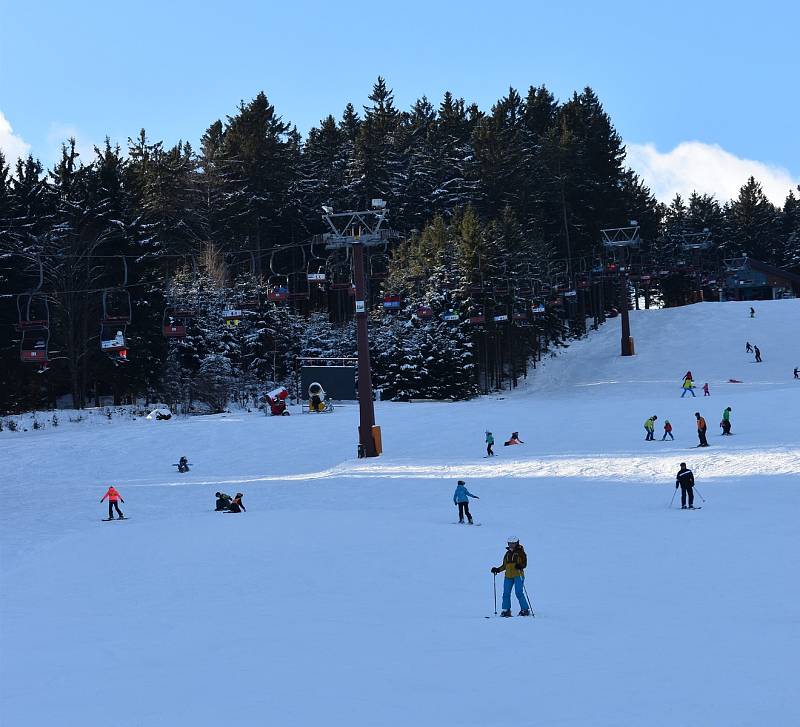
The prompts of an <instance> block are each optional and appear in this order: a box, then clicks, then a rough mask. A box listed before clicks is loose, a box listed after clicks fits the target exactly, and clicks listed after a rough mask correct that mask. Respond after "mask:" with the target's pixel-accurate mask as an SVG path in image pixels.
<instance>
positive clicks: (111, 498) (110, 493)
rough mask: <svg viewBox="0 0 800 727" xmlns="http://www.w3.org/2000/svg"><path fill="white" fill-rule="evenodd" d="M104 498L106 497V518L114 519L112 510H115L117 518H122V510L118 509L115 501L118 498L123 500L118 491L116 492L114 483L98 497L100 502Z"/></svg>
mask: <svg viewBox="0 0 800 727" xmlns="http://www.w3.org/2000/svg"><path fill="white" fill-rule="evenodd" d="M106 498H108V519H109V520H113V519H114V510H116V511H117V517H118V519H119V520H124V519H125V516H124V515H123V514H122V510H120V509H119V505H118V504H117V501H118V500H119V501H122V502H125V500H123V499H122V495H120V494H119V492H117V490H116V488H115V487H114V485H111V486H110V487H109V488H108V490H106V494H105V495H103V497H102V498H100V502H103V500H105V499H106Z"/></svg>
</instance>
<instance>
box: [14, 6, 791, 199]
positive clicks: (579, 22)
mask: <svg viewBox="0 0 800 727" xmlns="http://www.w3.org/2000/svg"><path fill="white" fill-rule="evenodd" d="M740 5H741V6H742V7H744V6H745V5H746V7H747V8H748V9H747V10H746V11H745V10H738V9H737V8H738V7H739V6H740ZM798 8H800V3H798V2H790V1H789V0H784V1H782V2H778V1H776V0H762V1H761V2H759V3H746V4H744V3H737V2H730V1H728V2H722V1H717V0H710V1H704V0H695V2H685V1H684V0H672V1H671V2H669V3H664V2H662V3H653V2H643V1H642V2H629V1H618V2H614V1H613V0H611V1H609V2H604V3H603V2H583V0H575V1H574V2H572V3H569V4H568V7H561V6H560V3H557V2H553V1H552V0H551V1H550V2H539V1H538V0H534V1H532V2H514V1H511V2H496V3H487V2H472V1H471V0H470V1H466V2H463V1H462V2H438V3H437V2H432V1H429V2H418V1H417V0H410V1H408V0H407V1H406V2H402V3H401V2H396V3H391V4H389V3H374V2H373V3H367V2H349V3H348V2H339V3H335V2H311V1H308V0H296V1H295V2H293V3H270V2H254V1H253V0H240V1H239V2H230V3H227V4H226V3H213V4H212V3H204V2H185V1H183V0H180V1H178V2H169V1H168V0H167V1H164V0H162V2H154V1H153V0H138V1H137V2H136V3H124V4H123V3H113V2H111V3H110V2H108V1H107V0H106V2H104V3H100V2H95V1H94V0H85V1H83V2H74V3H65V2H55V1H53V0H37V1H36V2H14V1H11V0H0V115H2V116H0V146H2V147H3V148H4V149H5V150H6V153H7V154H9V155H13V154H14V153H15V152H17V153H18V152H19V151H24V150H26V149H30V151H32V152H33V153H34V154H35V155H37V156H39V157H41V158H42V159H43V161H46V162H48V163H49V162H50V161H52V159H53V158H54V156H55V155H56V153H57V150H58V146H59V144H60V142H61V141H62V139H63V138H64V137H66V136H69V135H70V134H74V135H75V136H76V137H77V138H78V141H79V145H80V146H81V147H82V148H84V149H90V148H91V145H92V144H94V143H100V142H101V141H102V140H103V138H104V137H105V136H106V135H109V136H110V137H111V138H112V140H115V141H119V142H120V143H122V144H123V145H124V143H125V141H126V139H127V137H129V136H133V135H135V134H136V133H137V131H138V129H139V128H141V127H145V128H146V129H147V130H148V133H149V134H150V135H151V136H152V137H154V138H163V139H164V140H165V141H166V142H168V143H173V142H175V141H177V140H178V139H188V140H189V141H191V142H192V143H194V144H196V142H197V141H198V139H199V137H200V135H201V134H202V133H203V131H204V129H205V128H206V127H207V126H208V125H209V124H210V123H211V122H212V121H213V120H215V119H217V118H221V117H222V118H224V116H225V115H226V114H228V113H232V112H233V110H234V108H235V106H236V105H237V104H238V102H239V101H240V100H242V99H245V100H248V99H250V98H252V97H253V96H254V95H255V94H256V93H258V91H260V90H264V91H265V92H266V93H267V96H268V97H269V99H270V100H271V101H272V102H273V103H274V104H275V106H276V108H277V109H278V111H279V113H281V114H282V115H283V116H284V118H285V119H288V120H290V121H292V122H293V123H295V124H296V125H297V126H298V128H299V129H300V131H301V132H305V131H307V129H308V128H309V127H310V126H312V125H313V124H316V123H317V122H318V120H319V119H320V118H321V117H322V116H324V115H325V114H327V113H329V112H332V113H334V114H335V115H337V116H338V115H339V114H340V113H341V111H342V109H343V108H344V106H345V104H346V103H347V102H348V101H353V103H355V104H356V105H357V107H359V108H360V106H361V105H362V104H364V103H366V102H367V99H366V97H367V95H368V93H369V91H370V89H371V86H372V83H373V82H374V80H375V78H376V77H377V76H378V75H383V76H384V77H385V78H386V79H387V81H388V82H389V85H390V86H391V87H392V88H393V89H394V92H395V98H396V101H397V103H398V105H399V106H401V107H403V108H405V107H408V106H409V105H410V104H411V103H412V102H413V101H414V99H415V98H417V97H418V96H421V95H423V94H425V95H427V96H428V97H429V98H430V99H431V100H432V101H434V102H437V101H438V100H439V99H440V98H441V96H442V94H443V93H444V91H445V90H451V91H452V92H453V93H455V94H456V95H459V96H463V97H464V98H466V99H467V100H468V101H476V102H478V103H479V105H480V106H481V107H483V108H488V107H489V106H490V105H491V103H492V102H493V101H494V100H496V99H497V98H499V97H500V96H501V95H503V94H504V93H505V92H506V91H507V89H508V87H509V86H510V85H513V86H514V87H516V88H518V89H519V90H520V91H524V90H525V89H526V88H527V87H528V86H529V85H531V84H535V85H538V84H541V83H544V84H545V85H547V86H548V87H549V88H550V89H551V90H552V91H553V92H554V93H555V94H556V95H557V96H558V97H560V98H565V97H567V96H568V95H569V94H571V92H572V91H573V90H575V89H580V88H582V87H583V86H585V85H590V86H592V87H593V88H594V89H595V90H596V91H597V93H598V94H599V96H600V98H601V100H602V101H603V103H604V105H605V107H606V110H607V111H608V112H609V114H610V115H611V118H612V120H613V121H614V123H615V125H616V127H617V129H618V131H619V132H620V134H621V135H622V137H623V139H624V140H625V141H626V142H627V143H628V144H630V145H631V161H632V163H633V166H634V168H637V169H638V170H639V171H641V172H642V173H643V174H644V176H645V177H646V179H647V181H648V182H649V183H650V184H651V186H652V187H653V188H654V190H655V191H657V193H658V194H659V196H661V197H664V196H667V195H669V194H671V193H672V192H673V191H675V189H679V188H681V189H682V188H684V187H686V186H687V185H688V186H690V187H691V186H700V187H708V190H709V191H713V192H716V193H717V194H718V196H720V197H723V198H724V197H726V196H730V195H731V193H732V190H735V189H736V188H737V187H738V186H739V185H740V184H742V183H743V182H744V181H745V178H746V176H747V174H748V173H750V172H755V173H756V174H757V176H759V177H760V178H762V181H764V183H765V186H766V187H767V188H768V191H769V192H770V194H771V196H773V198H775V201H782V196H784V195H785V192H786V191H788V189H789V187H790V186H792V185H796V184H797V183H798V181H800V133H799V132H798V128H800V93H798V89H799V88H800V51H799V50H798V45H799V43H798V28H800V9H798ZM673 187H674V189H673Z"/></svg>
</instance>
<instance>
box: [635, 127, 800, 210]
mask: <svg viewBox="0 0 800 727" xmlns="http://www.w3.org/2000/svg"><path fill="white" fill-rule="evenodd" d="M627 149H628V158H627V163H628V166H630V167H631V169H633V170H634V171H635V172H636V173H637V174H638V175H639V176H640V177H641V178H642V179H643V180H644V182H645V184H647V186H648V187H650V190H651V191H652V192H653V194H654V195H655V196H656V198H657V199H658V200H660V201H662V202H667V203H668V202H670V201H671V200H672V198H673V197H674V196H675V195H676V194H680V195H681V196H683V197H684V199H685V198H686V197H688V196H689V195H690V194H691V193H692V192H693V191H697V192H699V193H700V194H713V195H714V196H715V197H716V198H717V199H718V200H719V201H720V202H727V201H728V200H729V199H733V198H734V197H736V196H737V195H738V194H739V188H740V187H741V186H742V185H743V184H744V183H745V182H746V181H747V180H748V178H749V177H751V176H752V177H755V178H756V180H757V181H758V182H760V183H761V186H762V187H763V189H764V194H766V195H767V197H768V198H769V199H770V200H771V201H772V202H773V203H774V204H777V205H783V203H784V201H785V199H786V195H787V194H788V193H789V190H790V189H795V188H796V187H797V185H798V183H800V180H798V179H796V178H794V177H792V175H791V173H790V172H789V171H788V170H787V169H784V168H782V167H778V166H774V165H772V164H766V163H764V162H759V161H755V160H753V159H741V158H740V157H737V156H735V155H734V154H731V153H730V152H729V151H725V149H723V148H722V147H721V146H719V145H718V144H704V143H702V142H700V141H684V142H681V143H680V144H678V146H676V147H675V148H674V149H673V150H672V151H668V152H664V153H662V152H660V151H658V149H656V147H655V144H628V145H627Z"/></svg>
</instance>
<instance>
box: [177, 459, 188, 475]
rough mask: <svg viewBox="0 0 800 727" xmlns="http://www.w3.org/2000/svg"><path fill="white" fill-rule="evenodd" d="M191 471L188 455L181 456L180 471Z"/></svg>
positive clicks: (179, 461)
mask: <svg viewBox="0 0 800 727" xmlns="http://www.w3.org/2000/svg"><path fill="white" fill-rule="evenodd" d="M188 471H189V460H188V459H186V457H181V458H180V459H179V460H178V472H188Z"/></svg>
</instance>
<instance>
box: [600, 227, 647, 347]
mask: <svg viewBox="0 0 800 727" xmlns="http://www.w3.org/2000/svg"><path fill="white" fill-rule="evenodd" d="M600 234H602V236H603V239H602V240H601V242H602V243H603V246H604V247H606V248H611V249H614V250H621V251H622V255H621V258H622V259H621V261H620V262H621V264H620V266H619V267H620V268H621V270H619V283H620V291H619V314H620V321H621V324H622V326H621V328H622V330H621V337H620V349H621V355H622V356H633V355H634V347H633V338H631V320H630V316H629V314H628V308H629V306H630V300H629V299H630V295H629V292H628V269H627V264H626V263H627V262H628V261H627V259H626V254H625V253H626V251H627V250H628V249H629V248H632V247H639V245H640V244H641V242H642V238H641V237H640V236H639V223H638V222H637V221H636V220H631V221H630V225H629V226H628V227H609V228H607V229H605V230H600Z"/></svg>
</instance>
